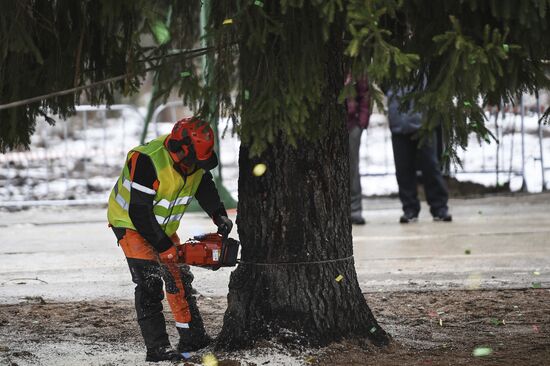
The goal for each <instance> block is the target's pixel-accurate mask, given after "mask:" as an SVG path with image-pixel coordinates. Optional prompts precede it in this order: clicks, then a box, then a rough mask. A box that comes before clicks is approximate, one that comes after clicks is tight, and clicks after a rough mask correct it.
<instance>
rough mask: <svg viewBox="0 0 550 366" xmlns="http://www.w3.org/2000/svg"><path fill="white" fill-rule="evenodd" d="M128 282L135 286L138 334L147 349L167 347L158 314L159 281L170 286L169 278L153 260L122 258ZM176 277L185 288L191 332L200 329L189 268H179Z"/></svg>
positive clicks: (160, 287)
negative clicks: (124, 261)
mask: <svg viewBox="0 0 550 366" xmlns="http://www.w3.org/2000/svg"><path fill="white" fill-rule="evenodd" d="M126 259H127V261H128V266H129V267H130V272H131V274H132V281H133V282H134V283H135V284H136V288H135V306H136V314H137V321H138V324H139V327H140V329H141V334H142V336H143V339H144V341H145V346H146V347H147V349H154V348H156V347H159V346H168V345H170V342H169V340H168V334H167V333H166V322H165V319H164V314H163V313H162V300H163V299H164V292H163V290H162V286H163V281H164V282H165V283H166V286H167V287H168V286H171V282H173V281H172V280H171V279H172V276H171V275H170V273H169V272H168V269H167V268H166V267H165V266H163V265H160V264H159V263H158V262H156V261H150V260H145V259H135V258H126ZM180 274H181V278H182V280H183V285H184V287H185V298H186V300H187V303H188V304H189V311H190V312H191V317H192V318H191V322H190V323H189V327H190V328H192V329H202V330H204V325H203V321H202V317H201V315H200V312H199V309H198V307H197V302H196V299H195V296H194V295H193V292H194V291H193V286H192V285H191V283H192V281H193V274H192V273H191V271H190V270H189V266H187V265H181V266H180Z"/></svg>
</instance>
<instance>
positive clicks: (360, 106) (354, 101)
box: [346, 75, 371, 225]
mask: <svg viewBox="0 0 550 366" xmlns="http://www.w3.org/2000/svg"><path fill="white" fill-rule="evenodd" d="M351 82H352V80H351V75H348V77H347V79H346V85H347V84H349V83H351ZM355 93H356V95H355V97H354V98H347V99H346V110H347V127H348V133H349V165H350V174H349V175H350V194H351V223H352V224H354V225H364V224H365V219H364V218H363V214H362V211H363V206H362V202H361V201H362V198H363V193H362V191H361V175H360V174H359V149H360V147H361V135H362V134H363V130H365V129H366V128H367V127H368V126H369V119H370V115H371V96H370V92H369V81H368V79H367V77H363V78H361V79H359V80H358V81H357V82H355Z"/></svg>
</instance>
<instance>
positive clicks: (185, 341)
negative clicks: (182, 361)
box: [177, 328, 212, 353]
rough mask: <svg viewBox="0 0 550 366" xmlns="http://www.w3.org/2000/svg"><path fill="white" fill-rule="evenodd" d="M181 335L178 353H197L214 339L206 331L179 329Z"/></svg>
mask: <svg viewBox="0 0 550 366" xmlns="http://www.w3.org/2000/svg"><path fill="white" fill-rule="evenodd" d="M178 332H179V334H180V340H179V342H178V348H177V349H178V352H180V353H183V352H195V351H198V350H200V349H202V348H204V347H206V346H208V345H209V344H210V343H212V338H210V336H209V335H208V334H206V332H205V331H204V330H201V331H194V330H192V329H185V328H184V329H178Z"/></svg>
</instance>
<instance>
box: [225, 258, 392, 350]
mask: <svg viewBox="0 0 550 366" xmlns="http://www.w3.org/2000/svg"><path fill="white" fill-rule="evenodd" d="M296 278H299V279H300V281H296ZM342 339H356V340H358V341H359V342H364V341H365V340H367V339H368V340H369V341H370V342H371V343H373V344H375V345H377V346H382V345H387V344H388V343H389V341H390V336H389V335H388V334H387V333H386V332H385V331H384V330H383V329H382V328H381V327H380V326H379V325H378V323H377V322H376V320H375V318H374V316H373V315H372V313H371V311H370V309H369V307H368V305H367V303H366V301H365V299H364V297H363V294H362V293H361V290H360V288H359V284H358V283H357V278H356V275H355V270H354V267H353V259H349V260H343V261H337V262H329V263H319V264H307V265H304V264H296V265H289V264H284V265H277V264H271V265H269V264H267V265H260V264H246V263H243V264H240V265H239V266H238V268H237V269H236V270H235V271H234V272H233V273H232V274H231V280H230V283H229V295H228V308H227V311H226V313H225V317H224V325H223V328H222V331H221V332H220V334H219V336H218V338H217V340H216V348H218V349H223V350H235V349H241V348H250V347H253V346H254V345H255V343H256V342H258V341H262V340H269V341H274V342H277V343H280V344H283V345H287V346H289V345H292V346H294V347H295V346H313V347H322V346H326V345H327V344H329V343H331V342H337V341H340V340H342Z"/></svg>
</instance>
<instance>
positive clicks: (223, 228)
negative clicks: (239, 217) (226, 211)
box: [214, 216, 233, 237]
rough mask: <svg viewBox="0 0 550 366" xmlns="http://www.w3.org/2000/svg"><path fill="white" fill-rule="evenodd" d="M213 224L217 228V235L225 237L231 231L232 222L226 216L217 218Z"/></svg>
mask: <svg viewBox="0 0 550 366" xmlns="http://www.w3.org/2000/svg"><path fill="white" fill-rule="evenodd" d="M214 223H215V224H216V226H217V227H218V234H221V235H222V236H224V237H227V236H228V235H229V233H230V232H231V229H233V221H231V220H230V219H229V217H227V216H218V217H217V218H216V220H215V221H214Z"/></svg>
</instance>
